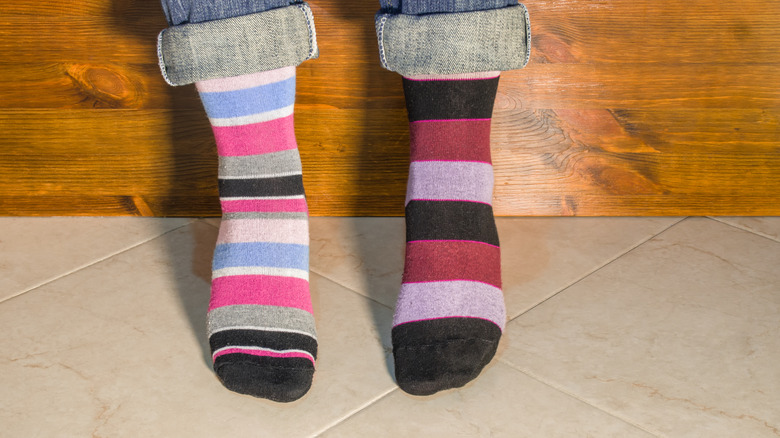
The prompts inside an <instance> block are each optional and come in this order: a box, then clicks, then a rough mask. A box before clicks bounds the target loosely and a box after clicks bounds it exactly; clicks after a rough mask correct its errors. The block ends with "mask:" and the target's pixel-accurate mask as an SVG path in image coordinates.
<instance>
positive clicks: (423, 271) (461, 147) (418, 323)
mask: <svg viewBox="0 0 780 438" xmlns="http://www.w3.org/2000/svg"><path fill="white" fill-rule="evenodd" d="M498 76H499V72H492V73H476V74H467V75H447V76H415V77H413V78H404V80H403V83H404V94H405V95H406V104H407V109H408V112H409V122H410V124H409V125H410V133H411V165H410V169H409V183H408V187H407V196H406V241H407V244H406V262H405V266H404V275H403V284H402V286H401V293H400V295H399V297H398V302H397V304H396V310H395V316H394V320H393V330H392V338H393V355H394V358H395V375H396V381H397V383H398V385H399V386H400V387H401V389H403V390H404V391H406V392H408V393H410V394H415V395H429V394H433V393H435V392H437V391H441V390H444V389H449V388H456V387H460V386H463V385H465V384H466V383H468V382H469V381H471V380H473V379H474V378H476V377H477V375H479V373H480V372H481V371H482V368H483V367H484V366H485V365H487V363H488V362H490V360H491V359H492V358H493V355H494V354H495V352H496V348H497V346H498V340H499V338H500V337H501V333H502V331H503V328H504V324H505V322H506V309H505V307H504V297H503V293H502V292H501V266H500V250H499V247H498V233H497V231H496V225H495V221H494V219H493V207H492V206H491V201H492V196H493V167H492V164H491V160H490V118H491V117H492V112H493V101H494V100H495V96H496V89H497V87H498Z"/></svg>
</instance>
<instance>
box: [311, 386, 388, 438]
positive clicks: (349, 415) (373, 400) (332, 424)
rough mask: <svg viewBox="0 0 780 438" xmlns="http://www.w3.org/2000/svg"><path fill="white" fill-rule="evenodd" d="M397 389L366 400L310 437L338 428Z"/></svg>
mask: <svg viewBox="0 0 780 438" xmlns="http://www.w3.org/2000/svg"><path fill="white" fill-rule="evenodd" d="M397 389H398V387H392V388H390V390H388V391H385V392H383V393H381V394H379V395H378V396H376V397H374V398H373V399H370V400H368V401H367V402H366V403H363V404H362V405H360V406H358V407H357V408H356V409H354V410H353V411H351V412H348V413H347V414H346V415H344V416H343V417H342V418H339V419H337V420H335V421H333V422H331V423H330V424H328V425H326V426H325V427H323V428H322V429H321V430H320V431H319V432H315V433H314V435H312V437H318V436H320V435H322V434H323V433H325V432H327V431H328V430H330V429H333V428H334V427H336V426H338V425H339V424H341V423H344V422H345V421H347V420H349V419H350V418H352V417H354V416H355V415H357V414H358V413H360V412H361V411H363V410H365V409H366V408H368V407H369V406H371V405H373V404H375V403H376V402H378V401H379V400H381V399H383V398H385V397H387V396H388V395H390V394H391V393H393V392H394V391H396V390H397Z"/></svg>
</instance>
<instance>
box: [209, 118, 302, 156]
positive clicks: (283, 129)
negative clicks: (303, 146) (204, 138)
mask: <svg viewBox="0 0 780 438" xmlns="http://www.w3.org/2000/svg"><path fill="white" fill-rule="evenodd" d="M293 117H294V116H293V115H292V114H291V115H289V116H287V117H281V118H278V119H273V120H268V121H267V122H259V123H250V124H248V125H236V126H212V127H211V129H212V130H213V131H214V138H215V139H216V141H217V152H218V153H219V155H222V156H226V157H238V156H244V155H258V154H267V153H271V152H280V151H286V150H290V149H295V148H297V147H298V144H297V143H296V141H295V124H294V120H293Z"/></svg>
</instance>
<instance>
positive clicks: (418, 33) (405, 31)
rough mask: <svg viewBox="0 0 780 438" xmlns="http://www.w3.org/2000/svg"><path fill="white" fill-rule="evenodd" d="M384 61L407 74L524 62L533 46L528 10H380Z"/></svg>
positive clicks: (520, 7)
mask: <svg viewBox="0 0 780 438" xmlns="http://www.w3.org/2000/svg"><path fill="white" fill-rule="evenodd" d="M376 33H377V39H378V40H379V57H380V60H381V62H382V67H384V68H386V69H388V70H391V71H394V72H397V73H400V74H402V75H404V76H411V75H420V74H456V73H475V72H481V71H506V70H514V69H518V68H523V67H525V65H526V64H527V63H528V57H529V55H530V49H531V27H530V22H529V19H528V10H527V9H526V8H525V6H523V5H522V4H518V5H517V6H509V7H505V8H500V9H490V10H481V11H471V12H455V13H442V14H426V15H404V14H387V13H383V12H381V11H380V12H379V13H378V14H377V16H376Z"/></svg>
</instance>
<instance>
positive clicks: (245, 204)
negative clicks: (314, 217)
mask: <svg viewBox="0 0 780 438" xmlns="http://www.w3.org/2000/svg"><path fill="white" fill-rule="evenodd" d="M220 204H222V212H223V213H245V212H265V213H269V212H270V213H277V212H291V213H306V212H308V211H309V210H308V208H307V206H306V199H304V198H299V199H245V200H238V201H230V200H220Z"/></svg>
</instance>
